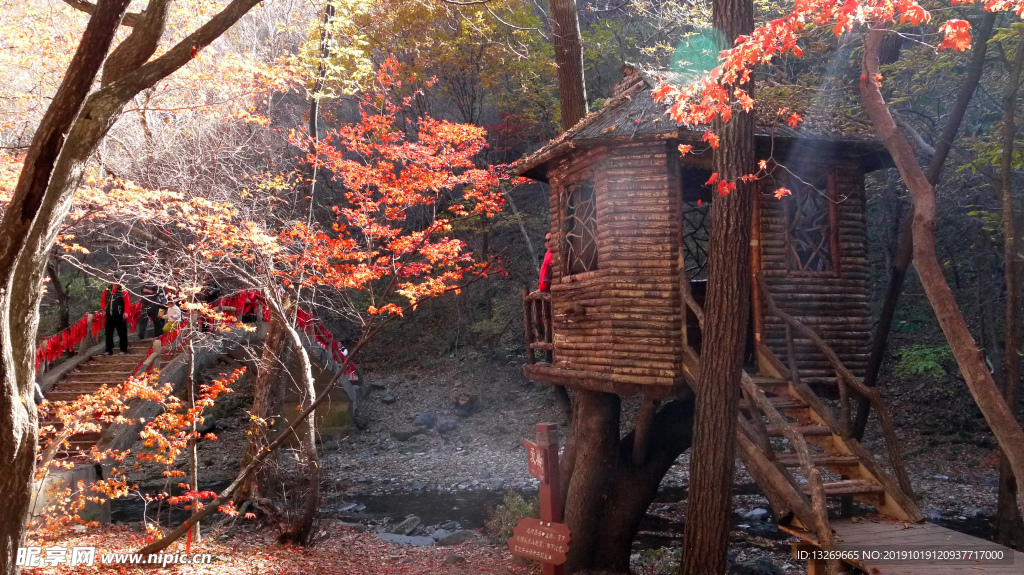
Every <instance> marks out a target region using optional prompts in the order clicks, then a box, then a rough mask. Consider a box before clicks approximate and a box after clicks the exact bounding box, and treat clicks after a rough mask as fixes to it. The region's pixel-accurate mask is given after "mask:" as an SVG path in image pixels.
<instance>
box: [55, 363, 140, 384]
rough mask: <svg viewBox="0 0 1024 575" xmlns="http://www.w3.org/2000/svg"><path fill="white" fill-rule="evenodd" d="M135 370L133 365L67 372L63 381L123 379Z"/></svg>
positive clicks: (79, 381)
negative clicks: (123, 367)
mask: <svg viewBox="0 0 1024 575" xmlns="http://www.w3.org/2000/svg"><path fill="white" fill-rule="evenodd" d="M134 370H135V366H134V365H133V366H132V367H131V368H129V369H119V370H111V371H90V372H87V373H82V372H78V371H76V372H74V373H71V374H69V375H68V376H67V377H66V378H65V379H64V382H63V383H92V382H94V381H95V382H105V381H117V380H120V381H124V380H125V379H127V378H128V376H129V375H131V374H132V371H134Z"/></svg>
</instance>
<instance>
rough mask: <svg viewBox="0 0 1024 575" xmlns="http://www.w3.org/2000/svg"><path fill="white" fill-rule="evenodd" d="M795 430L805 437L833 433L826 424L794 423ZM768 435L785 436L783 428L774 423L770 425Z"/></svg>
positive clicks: (823, 435)
mask: <svg viewBox="0 0 1024 575" xmlns="http://www.w3.org/2000/svg"><path fill="white" fill-rule="evenodd" d="M793 430H794V431H796V432H797V433H799V434H800V435H803V436H805V437H825V436H829V435H832V430H831V429H829V428H828V427H825V426H824V425H794V426H793ZM768 435H770V436H772V437H785V435H783V433H782V430H780V429H779V428H777V427H775V426H774V425H769V426H768Z"/></svg>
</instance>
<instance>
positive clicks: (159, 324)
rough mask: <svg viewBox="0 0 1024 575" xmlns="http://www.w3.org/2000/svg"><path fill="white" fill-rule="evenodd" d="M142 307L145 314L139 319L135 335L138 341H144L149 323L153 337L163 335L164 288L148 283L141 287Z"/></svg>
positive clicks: (165, 302) (165, 309)
mask: <svg viewBox="0 0 1024 575" xmlns="http://www.w3.org/2000/svg"><path fill="white" fill-rule="evenodd" d="M142 300H143V303H142V305H143V306H145V308H146V309H145V312H144V313H143V314H142V315H141V316H140V317H139V327H138V328H137V329H136V330H135V333H137V334H139V339H146V328H147V327H149V322H150V320H152V322H153V337H160V336H161V335H163V333H164V313H165V312H166V311H167V307H166V306H167V296H166V295H164V288H162V287H160V286H158V285H156V284H154V283H148V284H145V285H143V286H142Z"/></svg>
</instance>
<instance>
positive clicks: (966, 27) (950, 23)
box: [939, 18, 971, 52]
mask: <svg viewBox="0 0 1024 575" xmlns="http://www.w3.org/2000/svg"><path fill="white" fill-rule="evenodd" d="M939 32H941V33H942V35H943V39H942V42H940V43H939V48H940V49H942V50H946V49H952V50H957V51H961V52H962V51H964V50H966V49H968V48H970V47H971V23H970V22H968V21H966V20H957V19H956V18H952V19H950V20H946V21H945V22H943V23H942V25H941V26H939Z"/></svg>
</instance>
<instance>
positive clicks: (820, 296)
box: [758, 159, 871, 384]
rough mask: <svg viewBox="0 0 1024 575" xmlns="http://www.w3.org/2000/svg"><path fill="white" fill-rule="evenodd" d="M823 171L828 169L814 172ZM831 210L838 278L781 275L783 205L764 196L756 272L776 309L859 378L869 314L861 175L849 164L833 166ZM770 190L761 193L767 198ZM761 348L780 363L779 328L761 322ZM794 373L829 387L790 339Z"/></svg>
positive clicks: (817, 357)
mask: <svg viewBox="0 0 1024 575" xmlns="http://www.w3.org/2000/svg"><path fill="white" fill-rule="evenodd" d="M815 169H817V170H821V171H822V172H824V171H826V170H827V169H829V168H826V167H825V166H818V167H817V168H815ZM831 169H833V170H834V177H835V186H836V191H837V193H838V195H839V197H842V196H844V195H845V196H846V198H845V199H842V200H841V201H839V202H838V204H837V208H838V209H837V216H838V218H837V220H838V228H839V232H838V247H839V272H838V275H837V277H833V276H796V275H793V274H791V273H790V272H788V271H787V259H786V258H787V255H786V230H785V213H784V211H783V203H784V202H786V201H787V200H788V198H782V199H781V200H780V199H775V198H774V197H773V196H772V195H771V194H770V193H765V194H763V195H762V196H761V199H760V218H759V219H758V222H759V225H760V249H761V254H760V255H761V262H762V264H761V265H762V269H763V271H764V276H765V280H766V283H767V284H768V286H769V289H770V291H771V292H772V296H773V298H774V299H775V301H776V303H777V304H778V305H779V307H780V308H781V309H783V310H784V311H786V312H788V313H790V314H792V315H793V316H795V317H796V318H797V319H799V320H800V321H801V322H803V323H804V324H805V325H807V326H809V327H811V328H813V329H814V330H816V331H817V332H818V334H819V335H820V336H821V337H822V338H823V339H824V340H825V342H826V343H828V344H829V346H831V347H832V348H833V349H834V350H835V351H836V353H837V354H838V355H839V358H840V359H841V360H842V362H843V364H844V365H845V366H846V367H847V368H849V369H850V370H851V371H852V372H853V373H854V374H856V375H858V376H860V377H863V375H864V370H865V368H866V365H867V357H868V345H869V340H870V337H871V333H870V325H869V321H870V317H869V315H870V311H869V307H868V305H869V302H868V286H867V273H868V271H867V267H866V263H867V259H866V255H867V254H866V253H865V246H866V243H867V236H866V234H867V232H866V228H865V221H864V203H865V192H864V174H863V172H862V171H861V169H860V168H859V166H858V164H857V163H856V162H855V161H854V160H853V159H848V160H846V161H843V160H840V161H838V162H836V163H834V164H833V166H832V168H831ZM768 191H770V190H765V192H768ZM763 337H764V338H765V343H767V345H768V347H769V348H771V349H772V351H773V352H774V353H775V354H776V355H777V356H778V357H779V358H780V359H781V360H782V361H783V362H786V334H785V328H784V325H783V324H782V322H781V321H780V320H778V319H776V318H774V317H771V316H766V317H765V318H764V333H763ZM795 343H796V346H795V350H796V356H797V357H796V358H797V367H798V368H799V369H800V374H801V376H802V378H803V380H804V381H805V383H809V384H831V383H834V382H835V372H834V371H833V369H832V368H831V366H830V364H829V363H828V361H827V360H826V359H825V358H824V356H823V355H821V353H820V352H818V350H817V349H816V348H815V347H814V346H813V345H812V344H811V342H810V341H809V340H804V339H799V338H798V339H796V340H795Z"/></svg>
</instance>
